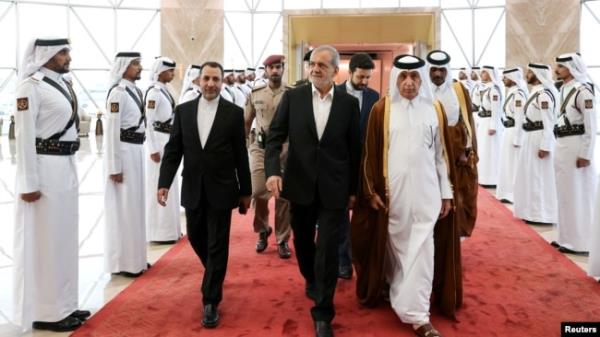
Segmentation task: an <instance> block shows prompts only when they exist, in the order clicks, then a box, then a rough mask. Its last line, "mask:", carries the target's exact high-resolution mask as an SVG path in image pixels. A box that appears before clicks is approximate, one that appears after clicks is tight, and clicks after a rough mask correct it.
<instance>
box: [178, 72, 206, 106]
mask: <svg viewBox="0 0 600 337" xmlns="http://www.w3.org/2000/svg"><path fill="white" fill-rule="evenodd" d="M200 70H201V69H200V66H197V65H195V64H190V65H189V66H188V67H187V69H186V70H185V76H184V77H183V84H182V85H181V94H180V95H179V100H180V101H181V100H182V98H183V95H185V93H186V91H188V89H190V88H191V87H192V82H194V80H195V79H197V78H198V76H200Z"/></svg>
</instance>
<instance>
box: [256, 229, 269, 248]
mask: <svg viewBox="0 0 600 337" xmlns="http://www.w3.org/2000/svg"><path fill="white" fill-rule="evenodd" d="M271 233H273V228H271V227H270V226H269V229H267V231H266V232H260V233H258V241H256V252H257V253H262V252H264V251H265V249H267V246H268V245H269V240H268V239H269V236H271Z"/></svg>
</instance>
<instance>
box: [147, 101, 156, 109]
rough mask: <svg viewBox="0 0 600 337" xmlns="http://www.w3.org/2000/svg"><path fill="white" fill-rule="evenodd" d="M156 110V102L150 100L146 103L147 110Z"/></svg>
mask: <svg viewBox="0 0 600 337" xmlns="http://www.w3.org/2000/svg"><path fill="white" fill-rule="evenodd" d="M154 108H156V101H155V100H153V99H151V100H149V101H148V109H154Z"/></svg>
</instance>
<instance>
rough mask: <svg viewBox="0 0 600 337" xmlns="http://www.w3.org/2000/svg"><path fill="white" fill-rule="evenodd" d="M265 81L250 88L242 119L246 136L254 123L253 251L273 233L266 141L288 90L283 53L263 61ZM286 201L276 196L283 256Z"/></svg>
mask: <svg viewBox="0 0 600 337" xmlns="http://www.w3.org/2000/svg"><path fill="white" fill-rule="evenodd" d="M263 64H264V66H265V69H266V74H267V78H268V79H269V81H268V83H267V84H266V85H264V86H262V87H256V88H254V90H252V94H251V95H250V99H248V103H246V109H245V111H244V119H245V123H246V136H248V135H249V133H250V128H251V125H252V121H253V120H254V121H255V123H256V126H255V129H254V132H255V133H256V135H255V137H252V138H253V142H252V143H251V144H250V165H251V167H250V168H251V173H252V198H254V209H255V212H254V232H255V233H258V241H257V242H256V252H257V253H261V252H263V251H264V250H265V249H266V248H267V246H268V238H269V236H270V235H271V233H272V232H273V229H272V228H271V227H270V226H269V199H270V198H271V193H270V192H269V191H267V187H266V185H265V182H266V178H265V142H266V140H267V133H268V131H269V127H270V125H271V121H272V120H273V117H274V116H275V111H276V110H277V105H278V104H279V101H280V100H281V96H283V93H284V92H285V91H286V90H288V89H289V87H288V86H287V85H285V83H282V81H281V78H282V76H283V72H284V70H285V62H284V56H283V55H271V56H269V57H267V58H266V59H265V61H264V62H263ZM280 157H281V167H282V169H285V168H284V165H285V162H286V158H287V144H285V146H284V149H283V151H282V153H281V155H280ZM289 208H290V207H289V202H288V201H287V200H285V199H283V198H281V197H280V198H277V199H275V237H276V239H277V251H278V253H279V257H281V258H282V259H287V258H289V257H290V256H291V255H292V253H291V251H290V248H289V246H288V240H289V239H290V233H291V227H290V214H289Z"/></svg>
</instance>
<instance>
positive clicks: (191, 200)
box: [157, 62, 252, 328]
mask: <svg viewBox="0 0 600 337" xmlns="http://www.w3.org/2000/svg"><path fill="white" fill-rule="evenodd" d="M222 81H223V67H222V66H221V65H220V64H219V63H216V62H206V63H204V64H203V65H202V66H201V71H200V87H201V88H202V95H201V96H199V97H198V98H196V99H194V100H192V101H188V102H186V103H183V104H181V105H178V106H177V107H176V108H175V120H174V122H173V129H172V131H171V136H170V139H169V142H168V143H167V144H166V145H165V150H164V157H163V161H162V164H161V166H160V177H159V181H158V194H157V198H158V202H159V203H160V204H161V205H163V206H164V205H165V204H166V200H167V197H168V194H169V187H170V186H171V182H172V181H173V177H174V176H175V174H176V173H177V168H178V167H179V163H180V162H181V159H182V157H183V158H185V160H184V162H183V173H182V176H183V182H182V190H181V205H182V206H183V207H185V216H186V219H187V234H188V238H189V241H190V244H191V245H192V248H194V251H195V252H196V254H197V255H198V257H200V260H201V261H202V264H203V265H204V268H205V271H204V278H203V279H202V302H203V304H204V317H203V319H202V325H203V326H204V327H206V328H214V327H216V326H217V325H218V324H219V314H218V311H217V306H218V305H219V302H221V299H222V297H223V281H224V279H225V272H226V270H227V259H228V255H229V230H230V227H231V210H232V209H233V208H236V207H239V210H240V213H241V214H244V213H245V210H246V209H248V208H249V207H250V196H251V194H252V186H251V182H250V168H249V163H248V151H247V150H246V137H245V133H244V112H243V111H242V109H241V108H240V107H238V106H237V105H235V104H233V103H231V102H229V101H227V100H225V99H223V98H221V96H220V91H221V84H222Z"/></svg>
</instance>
